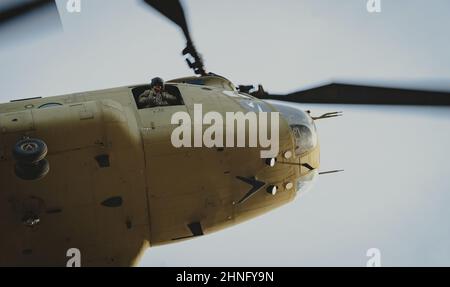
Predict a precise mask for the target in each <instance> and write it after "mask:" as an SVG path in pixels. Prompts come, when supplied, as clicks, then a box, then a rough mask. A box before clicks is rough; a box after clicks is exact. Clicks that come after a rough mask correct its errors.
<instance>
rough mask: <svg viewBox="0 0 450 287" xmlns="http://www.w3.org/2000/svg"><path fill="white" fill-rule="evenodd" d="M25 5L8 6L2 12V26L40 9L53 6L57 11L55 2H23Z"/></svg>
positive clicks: (50, 0)
mask: <svg viewBox="0 0 450 287" xmlns="http://www.w3.org/2000/svg"><path fill="white" fill-rule="evenodd" d="M19 2H20V1H19ZM22 2H23V3H18V4H14V5H6V4H3V5H4V6H6V8H4V9H1V10H0V25H2V24H5V23H6V22H9V21H11V20H14V19H16V18H17V17H20V16H23V15H26V14H27V13H29V12H32V11H35V10H37V9H39V8H43V7H45V6H51V5H53V6H54V7H55V9H56V4H55V1H54V0H34V1H22ZM0 8H1V6H0Z"/></svg>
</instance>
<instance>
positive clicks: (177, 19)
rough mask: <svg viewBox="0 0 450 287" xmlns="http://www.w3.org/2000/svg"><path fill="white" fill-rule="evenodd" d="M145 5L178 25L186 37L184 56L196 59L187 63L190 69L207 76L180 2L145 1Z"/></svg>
mask: <svg viewBox="0 0 450 287" xmlns="http://www.w3.org/2000/svg"><path fill="white" fill-rule="evenodd" d="M144 2H145V3H147V4H148V5H150V6H152V7H153V8H154V9H156V10H157V11H159V12H160V13H161V14H163V15H164V16H166V17H167V18H168V19H170V20H171V21H172V22H174V23H175V24H177V25H178V26H179V27H180V28H181V30H182V31H183V34H184V36H185V37H186V42H187V44H186V48H185V49H184V50H183V55H186V54H190V55H191V56H192V57H193V58H194V62H191V61H189V60H188V61H187V63H188V65H189V67H190V68H192V69H193V70H194V72H195V73H196V74H200V75H206V71H205V69H204V65H203V60H202V59H201V57H200V55H199V54H198V52H197V50H196V49H195V46H194V42H193V41H192V38H191V34H190V32H189V28H188V25H187V22H186V16H185V14H184V9H183V6H181V3H180V1H179V0H144Z"/></svg>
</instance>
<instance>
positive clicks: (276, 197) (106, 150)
mask: <svg viewBox="0 0 450 287" xmlns="http://www.w3.org/2000/svg"><path fill="white" fill-rule="evenodd" d="M145 2H147V3H148V4H150V5H151V6H152V7H154V8H155V9H157V10H158V11H160V12H161V13H162V14H163V15H165V16H166V17H168V18H169V19H170V20H172V21H173V22H175V23H176V24H177V25H178V26H180V27H181V29H182V31H183V32H184V34H185V37H186V41H187V45H186V48H185V49H184V50H183V54H184V55H185V56H188V57H189V58H190V59H188V62H187V63H188V65H189V67H190V68H192V69H193V70H194V73H195V74H196V76H189V77H184V78H178V79H173V80H169V81H167V82H166V83H165V92H166V93H169V94H171V95H172V96H173V97H174V98H175V100H174V101H173V102H171V103H170V105H165V106H154V107H140V106H139V104H138V101H137V99H138V97H139V95H140V94H142V92H144V91H145V90H148V89H150V86H149V85H147V84H143V85H132V86H124V87H119V88H113V89H107V90H101V91H91V92H81V93H74V94H69V95H62V96H56V97H48V98H34V99H25V100H16V101H12V102H11V103H5V104H1V105H0V131H1V136H0V174H1V177H2V178H1V185H0V192H1V193H0V205H1V211H0V212H1V213H0V221H1V226H2V228H3V230H5V231H6V232H5V233H4V235H3V236H2V240H1V244H0V265H2V266H3V265H6V266H11V265H12V266H42V265H44V266H65V265H66V263H67V251H68V250H70V249H71V248H73V247H76V248H78V249H79V250H80V252H81V255H82V256H81V263H80V265H81V266H134V265H136V264H137V263H138V262H139V259H140V257H141V256H142V253H143V251H144V250H146V249H147V248H148V247H152V246H158V245H163V244H168V243H174V242H179V241H182V240H187V239H191V238H195V237H198V236H202V235H205V234H209V233H211V232H215V231H218V230H221V229H224V228H227V227H229V226H233V225H235V224H238V223H240V222H243V221H246V220H248V219H251V218H253V217H256V216H258V215H261V214H264V213H266V212H268V211H270V210H273V209H274V208H277V207H279V206H282V205H284V204H286V203H289V202H291V201H292V200H293V199H294V198H295V197H296V196H298V195H299V194H301V193H303V192H305V191H306V190H308V189H309V188H310V187H311V185H312V183H313V182H314V180H315V179H317V176H318V175H319V173H320V172H319V168H320V144H319V139H318V136H317V130H316V126H315V121H317V120H321V119H325V118H330V117H335V116H339V115H340V113H338V112H331V113H326V114H323V115H319V116H313V115H312V113H311V112H309V111H303V110H299V109H296V108H292V107H288V106H286V105H280V104H277V103H276V102H269V101H266V100H279V101H280V100H281V101H285V102H305V103H340V104H391V105H449V104H450V101H449V97H448V96H449V95H448V94H446V93H439V92H424V91H415V90H401V89H390V88H382V87H366V86H354V85H345V84H339V83H336V84H330V85H327V86H323V87H318V88H315V89H311V90H306V91H300V92H295V93H292V94H288V95H274V94H269V93H267V92H266V91H265V90H264V89H263V87H262V86H259V87H258V88H257V89H255V88H253V87H252V86H248V85H235V84H233V83H232V82H231V81H229V80H228V79H226V78H225V77H222V76H219V75H217V74H214V73H208V72H207V71H206V69H205V67H204V65H203V61H202V59H201V57H200V56H199V54H198V52H197V50H196V48H195V46H194V44H193V41H192V38H191V37H190V33H189V30H188V27H187V24H186V20H185V17H184V12H183V10H182V6H181V5H180V3H179V2H178V1H145ZM197 103H201V104H202V107H203V109H204V111H205V112H206V111H216V112H219V113H220V114H226V113H227V112H243V113H244V112H249V111H253V110H254V107H257V110H258V111H259V110H263V111H269V112H277V113H279V115H280V124H279V148H278V153H277V154H276V155H275V156H273V157H269V158H261V156H260V151H261V148H260V147H257V148H242V147H240V148H239V147H231V148H230V147H221V146H214V147H210V148H207V147H202V148H194V147H181V148H176V147H174V146H173V144H172V142H171V135H172V133H173V130H174V129H175V128H176V124H175V125H174V124H172V123H171V118H172V116H173V115H174V114H175V113H177V112H184V113H187V114H193V112H194V106H195V104H197ZM246 133H247V134H246V136H247V138H248V137H249V135H250V134H249V133H250V131H249V130H247V131H246ZM331 172H333V171H331ZM111 239H113V240H111Z"/></svg>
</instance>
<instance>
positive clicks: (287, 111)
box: [270, 102, 317, 155]
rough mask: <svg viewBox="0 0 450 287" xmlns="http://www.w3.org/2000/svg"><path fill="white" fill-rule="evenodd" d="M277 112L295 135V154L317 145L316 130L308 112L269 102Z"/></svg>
mask: <svg viewBox="0 0 450 287" xmlns="http://www.w3.org/2000/svg"><path fill="white" fill-rule="evenodd" d="M270 103H271V104H272V105H273V106H274V107H275V108H276V109H277V110H278V111H279V112H280V115H281V116H282V117H283V118H284V119H285V120H286V121H287V122H288V124H289V126H290V127H291V130H292V132H293V134H294V136H295V143H296V147H295V154H296V155H301V154H303V153H306V152H309V151H311V150H313V149H314V148H315V147H316V146H317V131H316V126H315V124H314V121H313V119H312V118H311V117H310V116H309V114H308V113H307V112H305V111H302V110H300V109H296V108H294V107H290V106H286V105H283V104H278V103H275V102H270Z"/></svg>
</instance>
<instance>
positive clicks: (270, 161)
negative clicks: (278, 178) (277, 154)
mask: <svg viewBox="0 0 450 287" xmlns="http://www.w3.org/2000/svg"><path fill="white" fill-rule="evenodd" d="M276 162H277V160H276V158H274V157H272V158H267V159H266V164H267V165H268V166H270V167H274V166H275V163H276Z"/></svg>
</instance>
